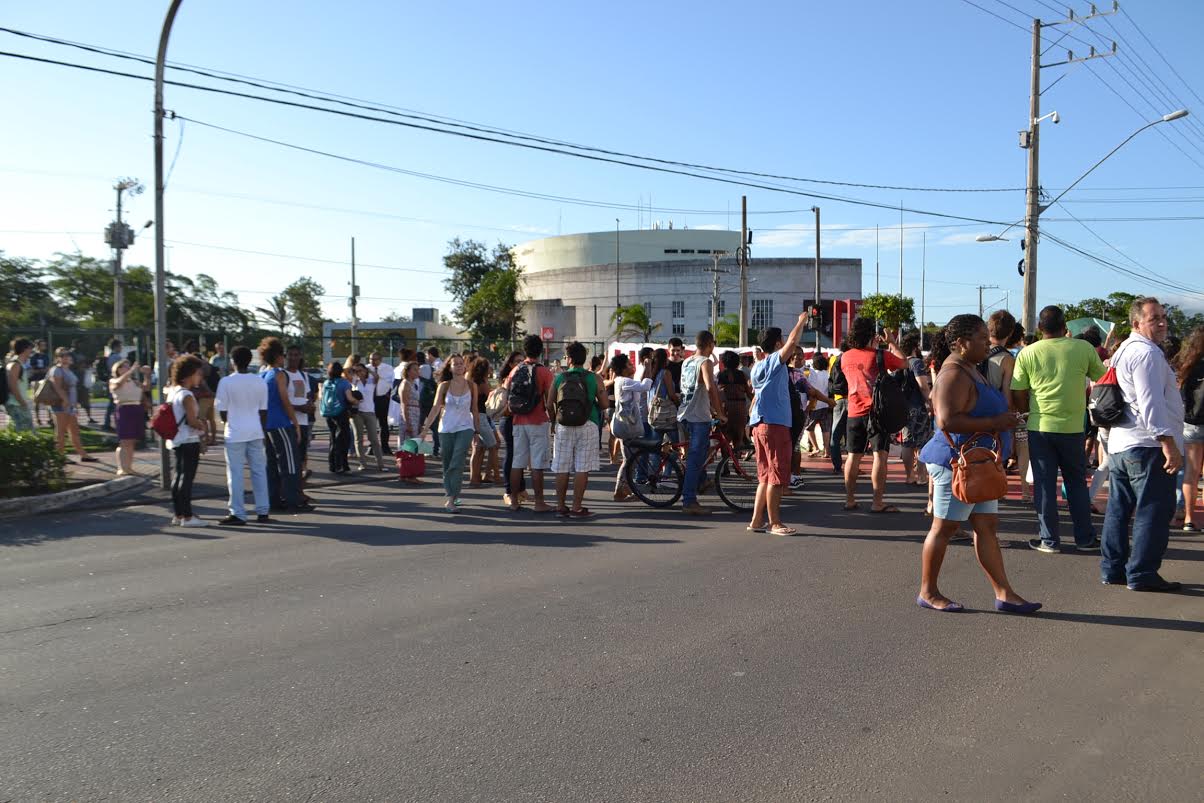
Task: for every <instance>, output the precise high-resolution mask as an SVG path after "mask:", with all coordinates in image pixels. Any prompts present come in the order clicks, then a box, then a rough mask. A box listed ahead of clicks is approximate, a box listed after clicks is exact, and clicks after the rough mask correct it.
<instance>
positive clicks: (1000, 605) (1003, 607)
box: [995, 599, 1041, 616]
mask: <svg viewBox="0 0 1204 803" xmlns="http://www.w3.org/2000/svg"><path fill="white" fill-rule="evenodd" d="M995 610H997V611H1000V612H1001V613H1018V614H1020V615H1022V616H1028V615H1029V614H1034V613H1036V612H1037V611H1039V610H1041V603H1040V602H1025V603H1021V604H1019V605H1017V604H1016V603H1014V602H1005V601H1004V600H1001V599H997V600H995Z"/></svg>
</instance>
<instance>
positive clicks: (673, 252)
mask: <svg viewBox="0 0 1204 803" xmlns="http://www.w3.org/2000/svg"><path fill="white" fill-rule="evenodd" d="M665 253H666V254H676V253H677V249H676V248H666V249H665Z"/></svg>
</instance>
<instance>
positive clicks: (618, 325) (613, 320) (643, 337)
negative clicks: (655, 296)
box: [610, 304, 663, 343]
mask: <svg viewBox="0 0 1204 803" xmlns="http://www.w3.org/2000/svg"><path fill="white" fill-rule="evenodd" d="M610 324H611V326H613V327H614V331H615V337H616V338H617V339H619V340H626V339H628V338H633V337H638V338H640V342H642V343H647V342H648V341H649V340H651V339H652V335H653V334H655V333H656V332H658V331H660V329H661V327H662V326H663V324H661V323H660V322H659V321H658V322H656V323H653V322H652V321H651V320H649V317H648V310H646V309H645V308H644V305H643V304H632V305H631V306H628V307H619V308H618V309H616V310H615V311H614V312H612V313H611V314H610Z"/></svg>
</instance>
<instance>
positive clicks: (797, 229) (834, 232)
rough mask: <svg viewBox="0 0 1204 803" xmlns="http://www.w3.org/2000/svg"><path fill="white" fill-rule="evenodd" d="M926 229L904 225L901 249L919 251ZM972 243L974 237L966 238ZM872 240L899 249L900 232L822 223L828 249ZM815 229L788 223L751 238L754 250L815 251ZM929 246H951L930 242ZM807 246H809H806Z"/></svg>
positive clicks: (870, 243) (868, 245) (871, 244)
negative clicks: (786, 249) (788, 249)
mask: <svg viewBox="0 0 1204 803" xmlns="http://www.w3.org/2000/svg"><path fill="white" fill-rule="evenodd" d="M927 229H928V226H926V225H923V224H915V223H911V224H907V225H906V226H905V227H904V231H903V236H904V239H903V247H904V248H919V247H920V246H921V245H922V244H923V239H924V232H925V231H927ZM969 237H970V239H971V240H973V238H974V235H969ZM875 241H877V242H879V243H880V245H881V247H882V248H883V249H886V250H896V251H897V250H898V248H899V230H898V229H897V228H890V227H887V226H883V227H881V228H879V229H878V230H877V231H875V230H874V229H873V228H872V227H869V226H853V225H852V224H849V223H821V224H820V245H821V246H822V247H823V249H824V250H825V251H826V250H828V249H841V248H873V247H874V243H875ZM814 244H815V226H814V225H810V226H809V225H807V224H806V223H788V224H786V225H784V226H777V227H775V228H772V229H756V230H755V234H754V237H753V248H754V249H755V248H757V247H758V246H761V247H763V248H770V249H773V248H805V249H806V250H807V251H808V252H810V251H814ZM930 244H931V245H938V244H952V243H943V242H940V243H938V242H935V241H934V242H933V243H930ZM808 246H810V247H808Z"/></svg>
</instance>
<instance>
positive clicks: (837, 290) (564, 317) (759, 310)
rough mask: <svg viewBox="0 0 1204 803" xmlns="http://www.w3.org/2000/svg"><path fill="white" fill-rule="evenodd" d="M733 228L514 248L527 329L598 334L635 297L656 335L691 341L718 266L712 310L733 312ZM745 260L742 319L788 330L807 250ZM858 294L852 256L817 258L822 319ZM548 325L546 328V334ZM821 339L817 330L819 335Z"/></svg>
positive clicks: (808, 299) (656, 231) (568, 238)
mask: <svg viewBox="0 0 1204 803" xmlns="http://www.w3.org/2000/svg"><path fill="white" fill-rule="evenodd" d="M739 246H740V232H738V231H714V230H710V229H681V228H678V229H673V228H652V229H637V230H634V231H609V232H592V233H587V234H566V235H563V236H558V237H545V238H543V239H539V240H531V241H529V242H525V243H521V244H519V245H516V246H515V247H514V255H515V259H516V261H517V263H518V265H519V266H520V267H521V268H522V270H523V277H524V287H523V292H524V295H525V297H526V298H527V301H526V304H525V307H524V315H525V328H526V329H527V331H529V332H535V333H543V334H544V335H545V339H548V340H573V339H576V340H582V341H587V340H589V341H598V340H606V339H608V338H609V336H610V335H611V331H612V330H611V326H610V316H611V313H613V312H614V310H615V308H616V306H628V305H631V304H643V305H644V306H645V308H646V309H647V310H648V312H649V317H650V319H651V320H652V321H653V322H660V323H661V324H662V327H661V329H660V330H659V331H658V332H657V335H656V336H657V337H658V338H660V339H662V340H664V339H668V338H669V337H671V336H673V335H677V336H679V337H682V338H684V339H686V340H687V341H689V340H691V339H692V338H693V337H694V335H695V334H696V333H697V332H698V331H699V330H701V329H709V328H711V321H712V315H711V312H712V310H711V305H712V298H713V296H714V293H715V278H716V273H715V269H716V267H717V268H718V270H719V271H720V272H719V273H718V283H719V293H718V305H717V306H718V310H717V312H718V315H717V317H718V318H722V317H724V316H725V315H728V314H733V313H738V312H739V309H740V276H739V271H738V268H737V265H736V258H735V252H736V249H738V248H739ZM751 251H752V253H753V255H754V256H753V257H752V258H751V259H750V260H749V270H748V275H749V285H748V299H749V302H748V303H749V309H748V317H747V321H748V326H749V327H750V328H754V329H762V328H764V327H766V326H780V327H782V329H783V330H786V331H789V329H790V328H791V327H792V326H793V325H794V322H795V320H797V318H798V314H799V312H801V311H802V310H803V309H804V308H805V307H806V306H807V305H809V304H811V303H813V302H814V299H815V259H814V258H813V257H785V258H758V257H756V256H755V254H756V241H755V237H754V242H753V243H752V246H751ZM859 298H861V260H860V259H839V258H829V257H823V259H822V260H821V264H820V302H821V305H822V306H823V308H824V316H825V321H827V320H829V316H831V314H832V302H833V301H834V300H838V299H839V300H847V299H859ZM548 330H551V331H550V332H549V331H548ZM824 342H825V343H826V342H827V338H826V337H825V338H824Z"/></svg>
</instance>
